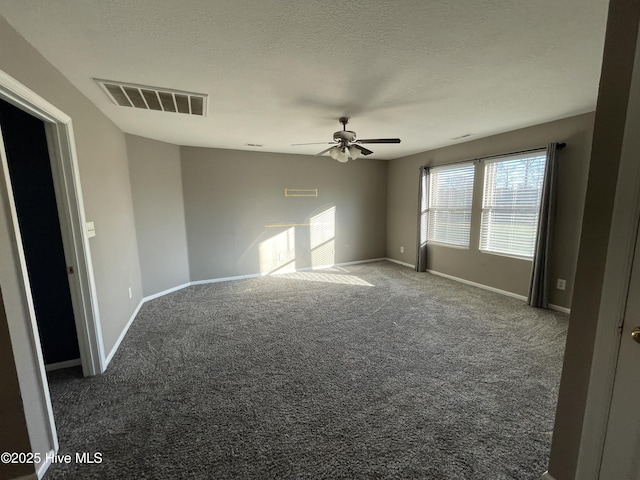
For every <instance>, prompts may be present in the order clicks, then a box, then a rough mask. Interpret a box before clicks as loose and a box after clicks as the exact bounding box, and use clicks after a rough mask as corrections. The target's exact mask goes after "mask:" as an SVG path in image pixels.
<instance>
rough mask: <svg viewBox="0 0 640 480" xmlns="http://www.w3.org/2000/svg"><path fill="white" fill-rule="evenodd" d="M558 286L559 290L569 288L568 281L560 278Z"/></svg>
mask: <svg viewBox="0 0 640 480" xmlns="http://www.w3.org/2000/svg"><path fill="white" fill-rule="evenodd" d="M556 287H557V288H558V290H564V289H565V288H567V281H566V280H563V279H562V278H559V279H558V283H557V285H556Z"/></svg>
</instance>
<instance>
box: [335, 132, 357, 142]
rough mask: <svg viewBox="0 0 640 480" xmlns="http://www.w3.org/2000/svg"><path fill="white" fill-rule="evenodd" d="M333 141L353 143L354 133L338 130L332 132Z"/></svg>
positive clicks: (354, 139)
mask: <svg viewBox="0 0 640 480" xmlns="http://www.w3.org/2000/svg"><path fill="white" fill-rule="evenodd" d="M333 139H334V140H335V141H336V142H347V143H349V142H355V141H356V132H353V131H351V130H339V131H337V132H334V134H333Z"/></svg>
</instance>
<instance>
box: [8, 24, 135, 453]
mask: <svg viewBox="0 0 640 480" xmlns="http://www.w3.org/2000/svg"><path fill="white" fill-rule="evenodd" d="M0 46H1V47H0V68H1V69H2V70H3V71H4V72H6V73H7V74H9V75H11V76H12V77H13V78H15V79H16V80H18V81H19V82H21V83H22V84H24V85H25V86H26V87H28V88H30V89H31V90H33V91H34V92H36V93H37V94H39V95H40V96H41V97H43V98H45V99H46V100H48V101H49V102H50V103H52V104H54V105H55V106H56V107H58V108H59V109H60V110H62V111H63V112H64V113H66V114H67V115H69V116H70V117H71V118H72V119H73V126H74V130H75V140H76V148H77V155H78V162H79V168H80V178H81V182H82V190H83V194H84V206H85V211H86V214H87V219H88V220H90V221H94V222H95V226H96V231H97V236H96V237H95V238H92V239H91V240H90V242H91V255H92V260H93V267H94V273H95V282H96V290H97V301H98V307H99V310H100V320H101V324H102V336H103V340H104V345H105V350H106V352H107V353H108V352H109V351H110V350H111V348H112V347H113V346H114V344H115V342H116V340H117V338H118V337H119V335H120V334H121V332H122V330H123V328H124V327H125V325H126V324H127V322H128V321H129V318H130V317H131V314H132V313H133V311H134V310H135V308H136V307H137V305H138V303H139V302H140V299H141V298H142V284H141V278H140V268H139V263H138V251H137V244H136V233H135V224H134V216H133V206H132V201H131V186H130V183H129V168H128V164H127V152H126V145H125V138H124V134H123V133H122V132H121V131H120V130H119V129H118V128H117V127H116V126H115V125H114V124H113V123H112V122H111V121H110V120H108V119H107V118H106V117H105V116H104V115H103V114H102V113H101V112H100V111H99V110H98V109H97V108H96V107H95V106H94V105H93V104H92V103H91V102H90V101H89V100H88V99H87V98H86V97H84V96H83V95H82V94H81V93H80V92H79V91H78V90H77V89H75V88H74V87H73V86H72V85H71V84H70V83H69V82H68V80H67V79H66V78H64V76H62V74H61V73H60V72H59V71H58V70H56V69H55V67H53V65H51V64H50V63H49V62H47V61H46V60H45V59H44V58H43V57H42V56H41V55H40V54H39V53H38V52H37V51H36V50H35V49H34V48H33V47H32V46H31V45H30V44H29V43H28V42H26V41H25V40H24V39H23V38H22V37H21V36H20V35H19V34H18V33H17V32H16V31H15V30H14V29H13V28H12V27H11V26H10V25H9V24H8V23H7V22H6V20H4V18H2V17H0ZM3 188H4V187H0V189H3ZM3 196H4V195H3ZM7 212H8V211H7V205H6V202H5V201H4V198H0V237H1V238H0V239H1V240H2V242H0V267H1V268H0V283H1V284H2V288H3V292H4V296H5V298H4V300H5V306H6V310H7V317H8V324H9V327H10V332H11V340H12V344H13V348H14V351H15V352H16V358H15V360H16V367H17V371H18V376H19V380H20V388H21V392H22V398H23V401H24V408H25V413H26V418H27V425H28V428H29V437H30V441H31V446H32V449H33V451H35V452H40V453H41V454H42V455H43V456H44V454H45V451H47V450H48V448H50V445H49V441H48V439H47V438H46V414H45V412H46V410H45V407H44V405H42V404H41V402H40V400H39V399H40V395H39V394H38V392H39V390H40V387H39V380H38V378H37V374H36V365H35V358H36V356H35V354H34V351H33V349H32V348H31V346H30V344H29V340H28V336H27V330H26V328H25V326H24V319H25V318H27V307H26V304H25V303H24V301H23V292H22V291H21V286H20V278H19V276H18V273H17V260H16V252H15V249H14V248H13V247H12V245H11V243H10V241H11V236H10V235H9V226H10V219H9V217H8V213H7ZM129 286H131V288H132V290H133V298H132V299H129V295H128V287H129Z"/></svg>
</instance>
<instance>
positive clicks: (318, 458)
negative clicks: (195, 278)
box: [46, 262, 567, 480]
mask: <svg viewBox="0 0 640 480" xmlns="http://www.w3.org/2000/svg"><path fill="white" fill-rule="evenodd" d="M566 328H567V316H566V315H564V314H558V313H554V312H551V311H548V310H539V309H533V308H530V307H527V306H526V305H525V304H524V303H523V302H522V301H519V300H516V299H512V298H508V297H504V296H502V295H499V294H494V293H491V292H487V291H484V290H480V289H477V288H474V287H470V286H466V285H463V284H460V283H457V282H454V281H450V280H447V279H444V278H441V277H436V276H433V275H430V274H424V273H416V272H414V271H412V270H411V269H409V268H406V267H402V266H399V265H395V264H392V263H388V262H379V263H372V264H365V265H357V266H350V267H344V268H333V269H330V270H323V271H317V272H310V273H301V274H291V275H284V276H276V277H265V278H261V279H252V280H240V281H233V282H226V283H216V284H208V285H201V286H193V287H189V288H186V289H183V290H180V291H178V292H175V293H172V294H170V295H167V296H165V297H162V298H159V299H156V300H153V301H151V302H148V303H146V304H144V305H143V306H142V309H141V310H140V313H139V315H138V317H137V319H136V321H135V322H134V324H133V325H132V327H131V329H130V331H129V333H128V334H127V336H126V338H125V340H124V341H123V343H122V346H121V348H120V350H119V351H118V353H117V354H116V356H115V358H114V359H113V361H112V363H111V365H110V366H109V369H108V371H107V372H106V373H105V374H104V375H102V376H99V377H94V378H89V379H83V378H81V376H80V373H79V370H78V369H68V370H66V371H61V372H54V373H52V374H51V375H50V388H51V395H52V401H53V406H54V412H55V418H56V423H57V426H58V433H59V439H60V453H62V454H64V453H71V454H75V452H90V453H93V452H101V453H102V456H103V462H102V463H101V464H99V465H79V464H75V463H72V464H70V465H53V466H52V467H51V468H50V470H49V473H48V474H47V476H46V478H47V479H67V478H72V479H180V478H185V479H186V478H189V479H225V478H243V479H244V478H246V479H272V478H314V479H315V478H322V479H341V478H349V479H376V478H380V479H382V478H398V479H405V478H425V479H491V480H501V479H517V480H523V479H538V478H539V476H540V475H541V474H542V473H543V472H544V471H545V470H546V465H547V458H548V452H549V447H550V441H551V432H552V429H553V418H554V413H555V402H556V396H557V389H558V384H559V379H560V370H561V366H562V356H563V349H564V342H565V335H566Z"/></svg>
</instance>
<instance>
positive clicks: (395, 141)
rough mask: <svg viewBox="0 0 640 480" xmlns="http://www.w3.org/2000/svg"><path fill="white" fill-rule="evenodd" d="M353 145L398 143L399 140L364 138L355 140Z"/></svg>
mask: <svg viewBox="0 0 640 480" xmlns="http://www.w3.org/2000/svg"><path fill="white" fill-rule="evenodd" d="M355 143H400V139H399V138H365V139H361V140H356V141H355Z"/></svg>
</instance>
